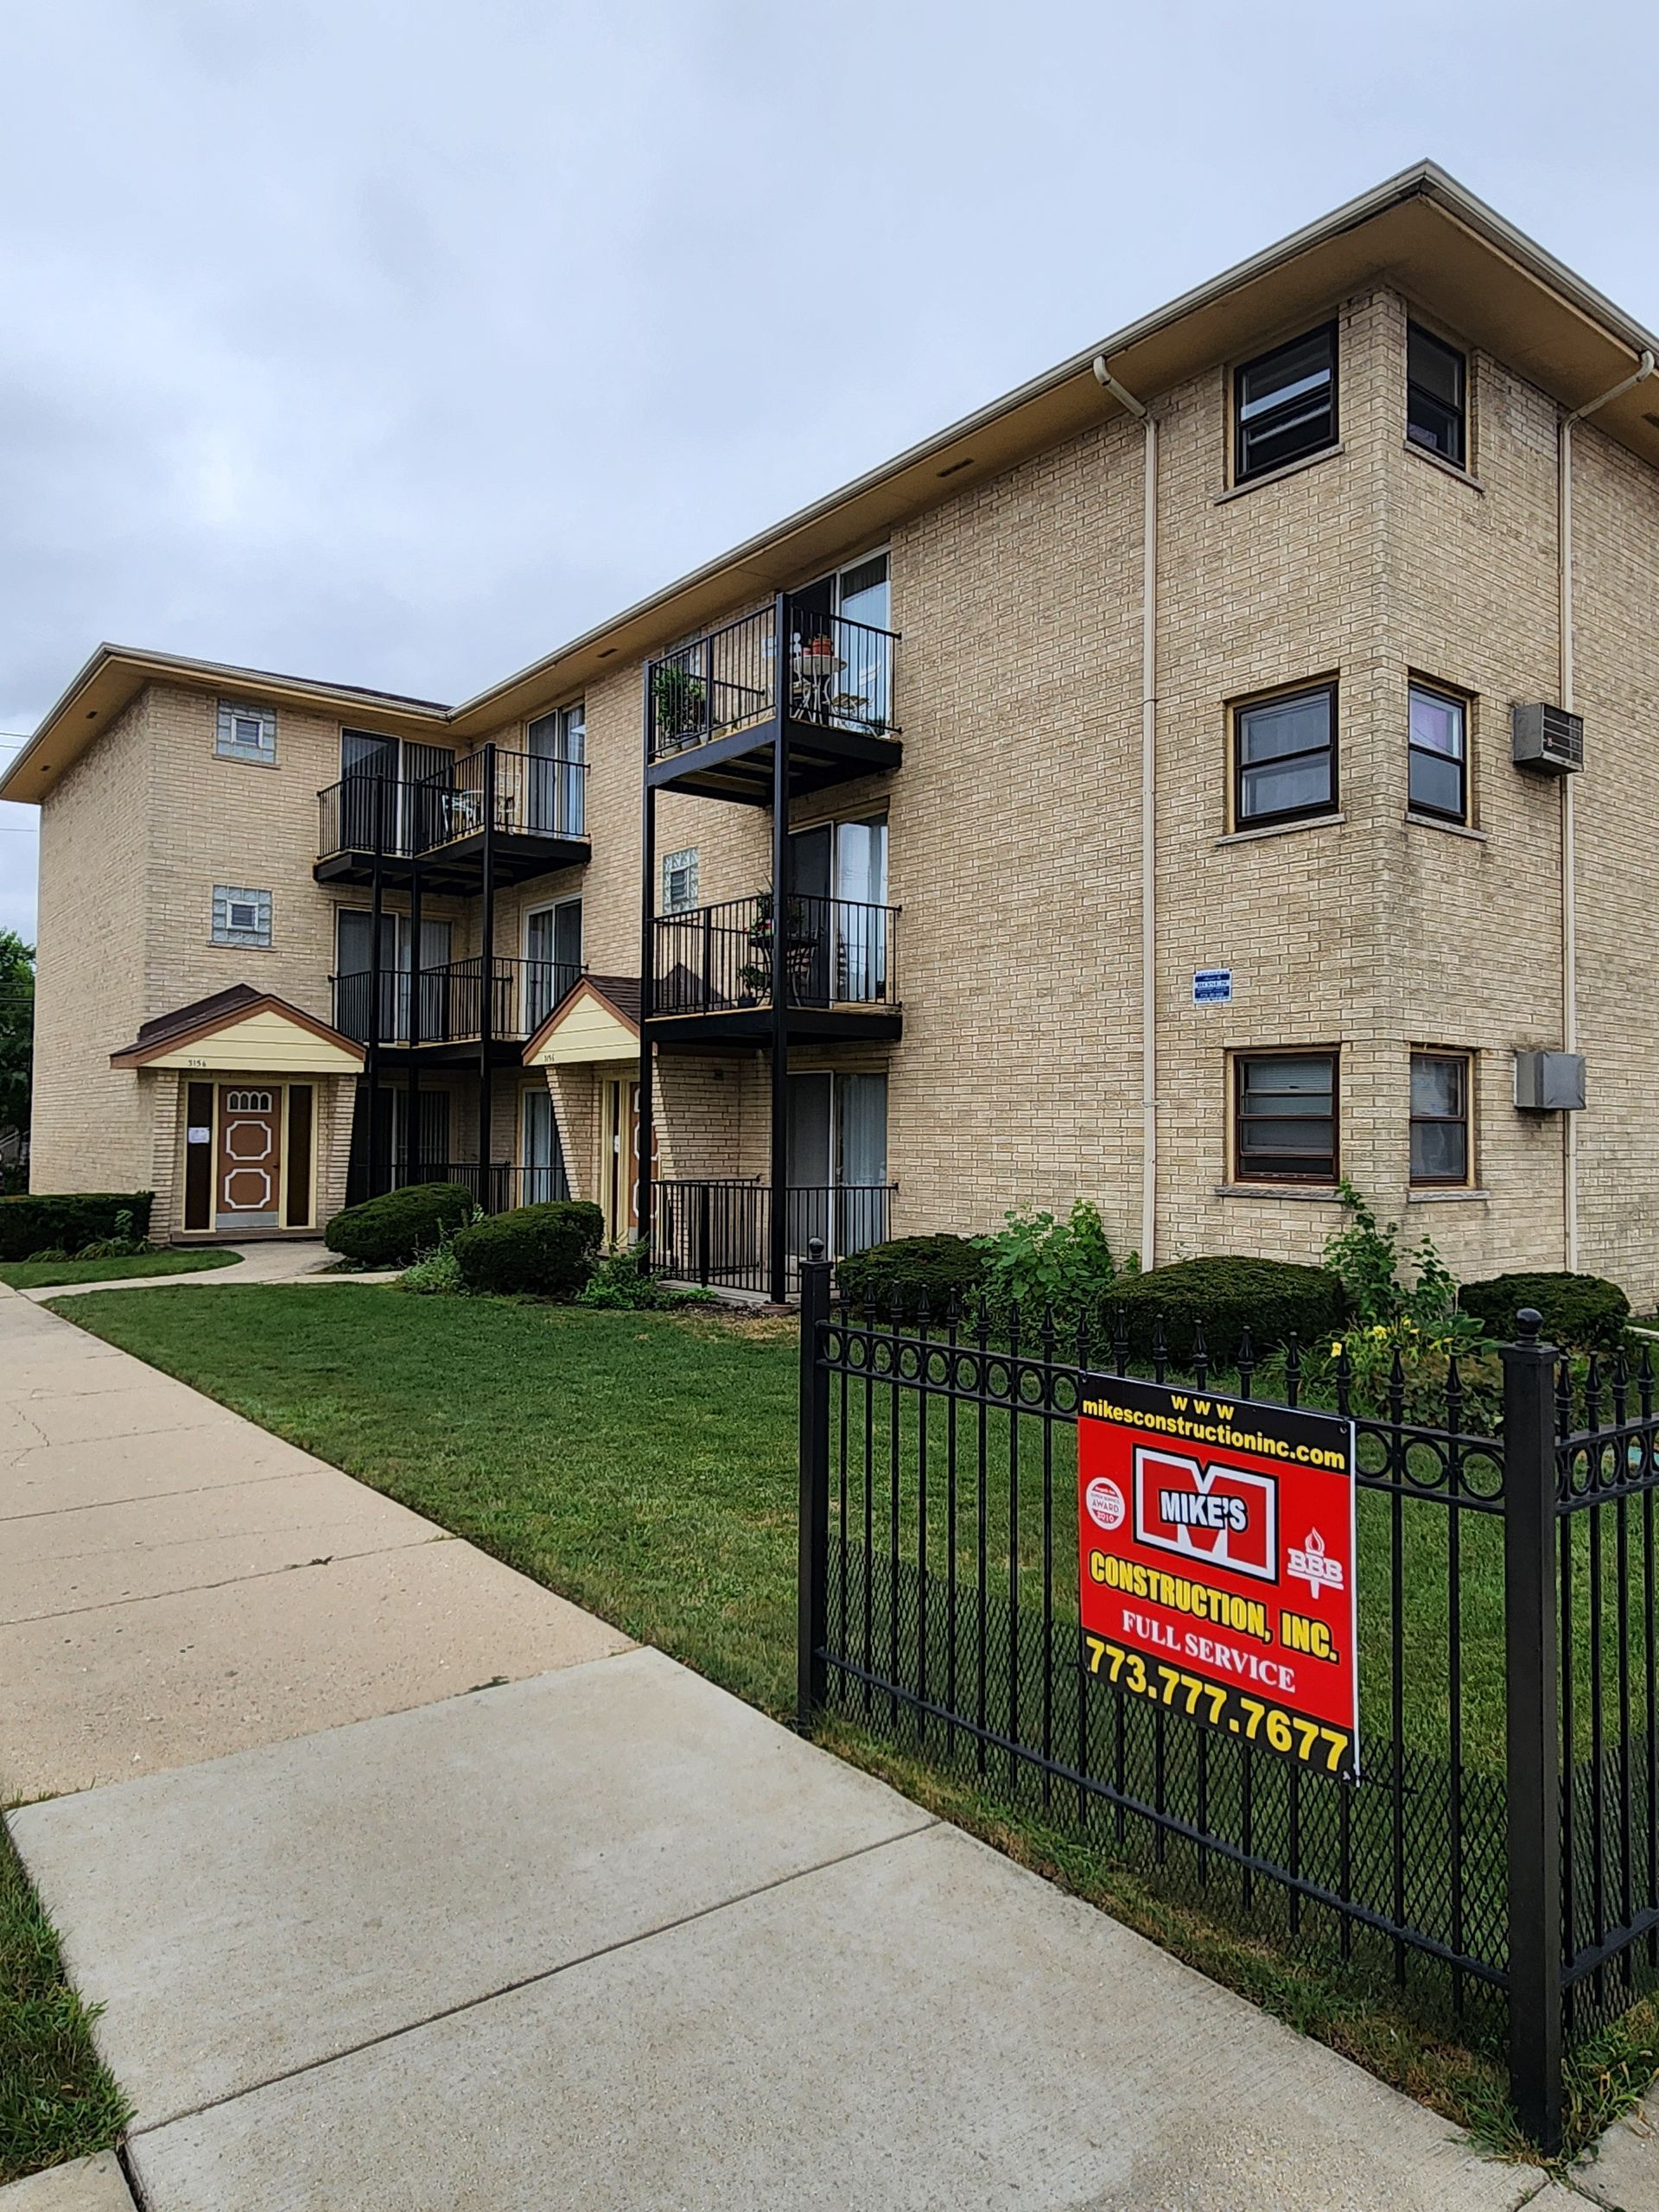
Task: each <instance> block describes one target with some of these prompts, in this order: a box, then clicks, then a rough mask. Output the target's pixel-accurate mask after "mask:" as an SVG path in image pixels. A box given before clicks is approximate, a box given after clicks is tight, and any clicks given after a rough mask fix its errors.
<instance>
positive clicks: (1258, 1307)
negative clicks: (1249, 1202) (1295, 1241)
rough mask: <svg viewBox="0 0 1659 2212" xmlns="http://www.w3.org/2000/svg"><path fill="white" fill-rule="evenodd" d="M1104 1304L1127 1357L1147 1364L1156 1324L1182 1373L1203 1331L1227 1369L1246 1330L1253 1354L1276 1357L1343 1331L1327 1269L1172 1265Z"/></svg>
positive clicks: (1273, 1263)
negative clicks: (1118, 1327) (1122, 1334)
mask: <svg viewBox="0 0 1659 2212" xmlns="http://www.w3.org/2000/svg"><path fill="white" fill-rule="evenodd" d="M1109 1303H1110V1304H1112V1305H1114V1306H1122V1310H1123V1317H1124V1321H1125V1324H1126V1325H1127V1327H1128V1335H1129V1349H1130V1351H1131V1352H1132V1353H1133V1354H1134V1356H1135V1357H1136V1358H1137V1359H1146V1358H1147V1357H1150V1356H1151V1352H1152V1348H1153V1338H1154V1332H1155V1331H1156V1328H1157V1325H1158V1322H1159V1319H1160V1318H1161V1319H1162V1321H1163V1325H1164V1342H1165V1345H1166V1350H1167V1351H1168V1354H1169V1357H1170V1359H1171V1360H1172V1361H1173V1362H1174V1363H1177V1364H1178V1365H1185V1363H1186V1362H1187V1361H1188V1360H1190V1359H1191V1357H1192V1344H1193V1339H1194V1336H1195V1334H1196V1332H1197V1330H1198V1327H1199V1325H1202V1326H1203V1329H1204V1341H1205V1348H1206V1350H1207V1351H1208V1352H1209V1355H1210V1357H1211V1359H1212V1360H1215V1361H1217V1363H1219V1364H1221V1365H1223V1366H1230V1365H1231V1363H1232V1362H1233V1360H1234V1359H1235V1358H1236V1356H1237V1352H1238V1347H1239V1344H1240V1341H1241V1339H1242V1338H1243V1334H1244V1331H1245V1329H1246V1328H1247V1327H1248V1328H1249V1332H1250V1343H1251V1345H1252V1348H1253V1349H1254V1350H1255V1351H1256V1352H1257V1353H1262V1352H1267V1351H1277V1350H1278V1348H1279V1347H1280V1346H1281V1344H1287V1343H1288V1342H1289V1341H1290V1339H1291V1338H1293V1337H1294V1338H1295V1339H1296V1341H1297V1343H1298V1344H1315V1343H1317V1342H1318V1341H1319V1338H1321V1337H1328V1336H1330V1335H1331V1333H1332V1331H1334V1330H1338V1329H1340V1328H1341V1327H1342V1325H1343V1319H1344V1313H1345V1312H1346V1300H1345V1297H1344V1291H1343V1287H1342V1284H1341V1283H1340V1281H1338V1278H1337V1277H1336V1276H1335V1275H1333V1274H1332V1273H1331V1270H1330V1269H1329V1268H1306V1267H1300V1266H1298V1265H1296V1264H1295V1263H1294V1262H1291V1261H1288V1260H1247V1259H1214V1260H1177V1261H1175V1262H1173V1264H1172V1265H1171V1266H1169V1267H1166V1268H1150V1269H1149V1270H1148V1271H1147V1274H1143V1275H1123V1276H1121V1277H1120V1278H1119V1279H1118V1281H1116V1283H1115V1284H1114V1285H1113V1286H1112V1291H1111V1297H1110V1300H1109Z"/></svg>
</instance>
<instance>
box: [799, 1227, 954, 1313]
mask: <svg viewBox="0 0 1659 2212" xmlns="http://www.w3.org/2000/svg"><path fill="white" fill-rule="evenodd" d="M984 1280H985V1262H984V1259H983V1257H982V1255H981V1254H980V1253H979V1252H977V1251H976V1249H975V1248H974V1246H973V1245H972V1244H971V1243H969V1240H968V1238H967V1237H965V1236H949V1235H946V1234H944V1232H941V1233H940V1234H939V1235H938V1236H900V1237H898V1238H896V1239H895V1240H894V1241H893V1243H891V1244H872V1245H870V1246H868V1248H867V1249H865V1250H864V1251H862V1252H849V1254H848V1255H847V1257H846V1258H845V1259H844V1260H838V1261H837V1262H836V1281H837V1282H838V1283H839V1284H840V1286H841V1290H842V1295H843V1297H845V1298H847V1299H848V1300H850V1302H851V1303H852V1304H853V1305H855V1306H859V1307H861V1308H862V1309H863V1310H864V1311H865V1312H867V1313H878V1314H880V1313H889V1312H891V1311H892V1308H893V1300H894V1298H895V1297H896V1298H897V1299H898V1301H899V1312H900V1313H905V1314H912V1313H915V1312H916V1311H917V1309H918V1306H920V1304H921V1300H922V1294H923V1293H924V1292H925V1293H926V1294H927V1307H928V1312H929V1313H944V1312H945V1310H946V1309H947V1308H948V1306H950V1298H951V1294H952V1292H954V1293H955V1294H957V1297H959V1298H960V1299H961V1300H962V1301H963V1305H964V1306H965V1305H967V1304H968V1303H969V1300H973V1299H976V1298H977V1297H978V1295H979V1293H980V1289H981V1287H982V1284H983V1282H984Z"/></svg>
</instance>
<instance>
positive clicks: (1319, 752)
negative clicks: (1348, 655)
mask: <svg viewBox="0 0 1659 2212" xmlns="http://www.w3.org/2000/svg"><path fill="white" fill-rule="evenodd" d="M1233 754H1234V788H1233V813H1234V817H1235V820H1234V827H1235V828H1236V829H1253V828H1254V827H1255V825H1256V824H1257V823H1263V822H1285V821H1291V820H1294V818H1295V817H1296V816H1298V815H1301V814H1323V813H1325V812H1327V811H1328V810H1330V809H1331V808H1332V807H1333V806H1334V805H1335V804H1336V803H1337V687H1336V685H1335V684H1334V683H1321V684H1320V685H1319V686H1318V687H1317V689H1315V690H1311V691H1288V692H1286V693H1284V694H1282V695H1281V696H1280V697H1278V698H1276V699H1262V700H1259V701H1257V702H1256V703H1255V705H1254V706H1249V707H1236V708H1235V709H1233Z"/></svg>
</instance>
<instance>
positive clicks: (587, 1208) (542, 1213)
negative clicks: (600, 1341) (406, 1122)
mask: <svg viewBox="0 0 1659 2212" xmlns="http://www.w3.org/2000/svg"><path fill="white" fill-rule="evenodd" d="M604 1234H605V1217H604V1215H603V1214H602V1213H601V1211H600V1210H599V1208H598V1207H597V1206H596V1205H590V1204H589V1203H588V1202H587V1201H586V1200H582V1199H560V1198H556V1199H554V1200H552V1201H551V1202H550V1204H548V1205H535V1206H518V1207H517V1208H515V1210H514V1211H512V1212H511V1213H498V1214H493V1215H491V1216H490V1217H488V1218H487V1219H486V1220H483V1221H475V1222H474V1224H472V1226H471V1228H470V1229H463V1230H461V1231H460V1232H459V1233H458V1234H457V1236H455V1239H454V1246H453V1249H454V1255H455V1260H456V1263H457V1265H458V1266H459V1267H460V1269H461V1280H462V1281H463V1282H464V1283H465V1284H466V1286H467V1289H468V1290H481V1291H493V1292H495V1293H497V1294H505V1295H511V1294H513V1293H514V1292H526V1293H528V1294H531V1296H534V1297H538V1298H559V1299H573V1298H575V1295H576V1293H577V1292H578V1291H579V1290H581V1288H582V1286H583V1284H584V1283H585V1282H586V1281H588V1276H589V1275H590V1274H592V1273H593V1271H594V1260H595V1258H596V1257H597V1255H598V1252H599V1247H600V1240H601V1238H602V1237H603V1236H604Z"/></svg>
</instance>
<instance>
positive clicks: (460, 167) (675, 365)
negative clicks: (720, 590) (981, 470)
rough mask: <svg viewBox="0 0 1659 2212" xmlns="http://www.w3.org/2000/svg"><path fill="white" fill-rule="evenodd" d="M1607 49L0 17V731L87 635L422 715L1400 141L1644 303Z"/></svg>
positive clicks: (53, 683) (1281, 216) (1404, 16)
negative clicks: (361, 689) (280, 673)
mask: <svg viewBox="0 0 1659 2212" xmlns="http://www.w3.org/2000/svg"><path fill="white" fill-rule="evenodd" d="M1656 60H1659V16H1656V14H1655V12H1654V11H1653V10H1650V9H1645V8H1642V7H1640V6H1639V5H1638V4H1637V0H1628V4H1626V5H1624V6H1617V5H1608V4H1605V0H1580V4H1578V5H1576V6H1574V7H1573V8H1571V9H1569V10H1563V9H1560V7H1557V6H1554V5H1552V6H1548V7H1546V6H1541V5H1535V4H1530V0H1523V4H1516V0H1508V3H1507V4H1503V5H1493V4H1490V0H1465V4H1463V5H1461V6H1457V7H1452V6H1449V5H1447V4H1445V0H1440V4H1436V5H1433V6H1427V5H1422V4H1419V0H1395V5H1393V6H1391V7H1389V8H1387V9H1383V8H1381V7H1375V6H1353V5H1349V6H1346V7H1344V6H1341V5H1339V4H1333V0H1318V4H1306V5H1296V6H1287V5H1275V4H1274V0H1258V4H1255V5H1252V6H1249V7H1244V6H1236V5H1231V4H1224V3H1223V0H1155V3H1154V4H1152V5H1143V6H1141V7H1139V8H1135V9H1130V8H1128V7H1126V6H1122V5H1120V4H1114V3H1113V0H1019V4H1017V5H1014V6H1008V5H1006V4H1005V5H1000V6H993V5H991V4H989V0H877V3H876V4H872V3H871V0H842V4H841V5H839V6H838V7H836V9H834V10H824V9H813V10H803V9H799V8H793V7H785V6H782V5H779V4H778V0H609V4H605V5H600V4H582V5H572V4H567V0H263V4H255V0H0V86H3V87H4V108H3V115H4V121H3V129H0V731H3V732H5V733H7V734H6V735H5V736H3V737H0V747H6V746H10V745H11V744H14V743H15V741H16V737H17V736H18V735H19V734H26V733H27V732H28V731H29V730H30V729H31V728H33V727H34V725H35V722H36V721H38V719H39V717H40V716H41V714H42V713H43V712H44V710H45V709H46V708H47V707H48V705H49V704H50V703H51V702H52V700H53V699H54V697H55V696H57V694H58V692H59V691H60V690H61V688H62V687H63V685H64V684H65V683H67V680H68V679H69V677H71V676H72V675H73V673H74V671H75V670H76V669H77V668H78V667H79V664H80V663H81V662H82V661H83V660H84V659H85V658H86V654H87V653H88V652H90V650H91V649H92V646H93V645H95V644H96V643H97V641H98V640H99V639H101V638H107V639H116V640H119V641H121V642H124V643H128V644H136V645H150V646H156V647H159V648H162V649H166V650H172V651H177V652H188V653H196V654H200V655H203V656H205V657H208V658H214V659H222V660H232V661H245V662H247V663H250V664H253V665H255V666H257V667H264V668H274V669H285V670H293V671H299V672H302V673H304V674H307V675H312V676H319V677H334V678H339V679H342V680H345V681H348V682H353V683H381V684H385V685H387V686H390V687H391V688H392V689H395V690H405V691H414V692H417V693H421V694H423V695H425V696H431V697H435V698H441V699H446V700H453V699H456V698H460V697H463V696H467V694H469V693H471V692H473V691H474V690H480V689H481V688H482V687H483V685H484V684H486V683H489V682H492V681H493V680H494V679H496V678H497V677H500V676H502V675H504V674H505V673H506V672H508V671H510V670H512V668H514V667H516V666H518V665H519V664H522V663H524V662H525V661H527V660H530V659H531V658H534V657H536V656H537V654H539V653H542V652H546V651H548V650H549V649H550V648H551V647H552V646H554V645H556V644H558V643H560V642H561V641H562V640H563V639H566V638H568V637H569V636H571V635H573V634H574V633H575V632H578V631H580V630H582V629H583V628H585V627H586V626H588V624H590V623H591V622H593V621H594V620H598V619H600V618H601V617H602V616H604V615H605V614H607V613H610V612H612V611H613V610H615V609H616V608H618V607H621V606H622V605H624V604H626V602H627V601H631V600H632V599H634V598H637V597H638V596H639V594H642V593H644V592H645V591H646V590H648V589H650V588H652V587H653V586H655V585H657V584H659V583H662V582H665V581H667V580H668V579H669V578H671V577H672V576H673V575H677V574H678V573H679V572H680V571H682V570H683V569H687V568H689V567H690V566H692V565H693V564H694V563H697V562H699V561H701V560H702V559H703V558H705V557H706V556H709V555H710V554H713V553H715V552H717V551H719V550H721V548H722V547H723V546H725V545H727V544H728V543H732V542H733V541H734V540H735V539H737V538H739V537H743V536H744V535H746V534H747V533H748V532H749V531H753V530H754V529H756V528H758V527H759V526H760V525H761V524H765V523H766V522H767V521H769V520H772V519H774V518H777V517H778V516H779V515H782V514H784V513H785V512H788V511H789V510H791V508H793V507H795V506H797V505H800V504H802V503H803V502H804V501H805V500H806V499H810V498H812V497H814V496H816V495H817V494H818V493H822V492H823V491H826V490H828V489H829V488H830V487H832V486H834V485H836V484H837V483H839V482H841V481H842V480H845V479H846V478H848V477H849V476H851V475H853V474H856V473H857V472H859V471H860V470H861V469H863V468H864V467H868V465H870V464H871V463H873V462H874V461H878V460H880V459H881V458H882V457H883V456H884V455H886V454H889V453H891V452H893V451H894V450H896V449H898V448H900V447H902V446H904V445H906V443H908V442H910V441H911V440H912V439H914V438H917V437H918V436H920V435H924V434H925V433H926V432H928V431H930V430H931V429H937V428H938V427H939V426H941V425H942V424H944V423H946V422H947V421H949V420H950V419H951V418H953V417H954V416H957V415H960V414H963V413H964V412H966V411H967V410H969V409H970V408H972V407H975V406H976V405H978V404H982V402H984V401H985V400H987V399H988V398H991V397H994V396H995V394H997V393H998V392H1000V391H1003V390H1005V389H1007V387H1008V386H1010V385H1014V384H1016V383H1018V382H1019V381H1020V380H1021V379H1022V378H1025V377H1027V376H1029V375H1031V374H1033V372H1037V371H1038V370H1040V369H1042V368H1045V367H1046V366H1048V365H1050V364H1052V362H1054V361H1056V360H1058V359H1061V358H1062V357H1064V356H1065V355H1066V354H1068V353H1072V352H1074V351H1076V350H1077V349H1079V348H1081V347H1083V346H1086V345H1089V344H1090V342H1091V341H1092V340H1095V339H1096V338H1098V337H1100V336H1102V335H1103V334H1105V333H1107V332H1109V331H1110V330H1113V329H1115V328H1116V327H1118V326H1120V325H1121V324H1122V323H1124V322H1127V321H1129V320H1130V319H1131V318H1132V317H1133V316H1135V315H1138V314H1140V313H1141V312H1142V311H1143V310H1145V309H1147V308H1151V307H1154V306H1156V305H1157V304H1158V303H1160V302H1162V301H1163V300H1165V299H1167V298H1169V297H1170V296H1173V294H1175V293H1178V292H1179V291H1181V290H1183V289H1185V288H1186V287H1187V286H1189V285H1191V284H1193V283H1197V282H1198V281H1199V280H1201V279H1202V278H1204V277H1207V276H1210V275H1211V274H1213V273H1214V272H1215V271H1217V270H1220V269H1222V268H1224V267H1225V266H1226V265H1227V264H1229V263H1230V262H1233V261H1236V260H1237V259H1239V258H1241V257H1243V255H1245V254H1246V253H1249V252H1250V251H1254V250H1255V248H1257V247H1259V246H1262V245H1266V244H1268V242H1269V241H1271V240H1272V239H1274V238H1277V237H1279V236H1281V235H1282V234H1283V233H1284V232H1287V231H1288V230H1291V229H1294V227H1296V226H1298V225H1299V224H1301V223H1303V222H1305V221H1306V220H1308V219H1311V218H1312V217H1313V216H1315V215H1317V214H1319V213H1322V212H1323V211H1324V210H1325V209H1326V208H1328V207H1332V206H1334V205H1336V204H1337V203H1338V202H1339V201H1341V200H1344V199H1347V198H1348V197H1350V196H1351V194H1354V193H1355V192H1357V191H1359V190H1362V189H1363V188H1365V187H1366V186H1368V185H1370V184H1373V183H1376V182H1377V181H1380V180H1381V179H1382V178H1383V177H1384V176H1386V175H1389V174H1391V173H1392V172H1393V171H1395V170H1396V169H1399V168H1404V167H1405V166H1406V165H1407V164H1408V162H1412V161H1414V160H1415V159H1417V158H1418V157H1419V156H1421V155H1424V154H1428V155H1432V156H1433V157H1434V158H1435V159H1437V160H1438V161H1440V162H1441V163H1442V164H1443V165H1444V166H1445V167H1446V168H1449V169H1450V170H1451V171H1452V174H1453V175H1456V176H1458V177H1459V178H1460V179H1461V180H1462V181H1463V182H1465V184H1467V185H1468V186H1470V187H1471V188H1472V189H1473V190H1475V191H1476V192H1478V193H1479V194H1481V195H1482V196H1483V197H1484V198H1485V199H1487V200H1491V201H1492V202H1493V203H1494V204H1495V205H1496V206H1497V207H1499V208H1500V209H1501V210H1502V211H1503V213H1505V214H1506V215H1508V216H1509V217H1510V219H1512V220H1513V221H1515V222H1516V223H1518V224H1519V225H1520V226H1521V227H1522V229H1524V230H1526V231H1528V232H1530V233H1531V234H1532V235H1533V236H1534V237H1535V238H1538V239H1540V240H1541V242H1542V243H1543V244H1544V245H1547V246H1548V247H1549V248H1550V249H1551V250H1552V251H1554V252H1556V253H1557V254H1559V255H1560V256H1561V257H1562V258H1564V259H1565V260H1567V261H1568V262H1569V263H1571V264H1573V266H1574V267H1575V268H1576V269H1578V270H1580V272H1581V273H1582V274H1583V275H1585V276H1586V277H1588V278H1590V279H1591V281H1592V282H1593V283H1596V284H1597V285H1599V287H1600V288H1601V289H1603V290H1604V291H1605V292H1607V293H1609V294H1611V296H1612V297H1613V298H1614V299H1615V300H1617V301H1618V302H1620V304H1621V305H1623V306H1624V307H1626V308H1629V309H1630V312H1631V313H1633V314H1634V315H1637V317H1638V318H1639V319H1641V320H1643V321H1645V322H1647V323H1648V324H1649V326H1651V325H1653V324H1655V323H1659V226H1656V224H1655V221H1654V218H1653V189H1652V175H1653V171H1652V155H1651V99H1652V86H1653V83H1654V65H1655V62H1656ZM31 820H32V817H31V814H30V810H28V809H25V808H21V807H0V925H10V926H13V927H16V928H20V929H22V930H23V931H25V932H27V931H29V928H30V926H31V925H32V919H33V913H34V889H33V887H34V845H35V840H34V835H33V830H32V827H31Z"/></svg>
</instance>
